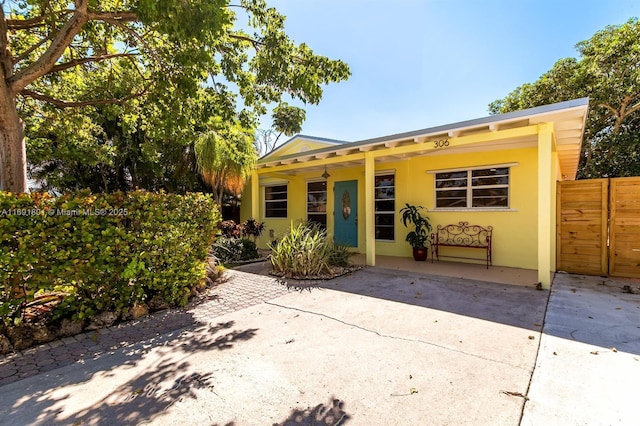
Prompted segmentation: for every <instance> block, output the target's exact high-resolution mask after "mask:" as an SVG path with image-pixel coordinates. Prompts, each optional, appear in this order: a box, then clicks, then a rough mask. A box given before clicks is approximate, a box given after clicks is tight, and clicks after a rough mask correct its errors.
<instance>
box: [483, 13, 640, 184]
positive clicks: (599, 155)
mask: <svg viewBox="0 0 640 426" xmlns="http://www.w3.org/2000/svg"><path fill="white" fill-rule="evenodd" d="M576 49H577V50H578V52H579V54H580V56H579V58H577V59H576V58H565V59H560V60H559V61H558V62H556V63H555V64H554V66H553V67H552V68H551V70H549V71H547V72H546V73H545V74H543V75H542V76H541V77H540V78H539V79H538V80H537V81H536V82H534V83H526V84H523V85H522V86H520V87H518V88H516V89H515V90H514V91H512V92H511V93H509V94H508V95H507V96H506V97H505V98H503V99H499V100H496V101H494V102H492V103H491V104H489V111H490V113H492V114H498V113H505V112H509V111H515V110H518V109H524V108H530V107H534V106H539V105H545V104H549V103H554V102H560V101H565V100H570V99H575V98H579V97H584V96H588V97H589V98H590V110H589V115H588V117H587V125H586V128H585V143H584V144H583V150H582V155H581V159H580V165H579V168H578V177H580V178H594V177H606V176H609V177H613V176H631V175H636V174H637V173H638V167H637V166H635V163H634V162H633V161H629V160H630V159H633V158H637V156H638V155H637V153H638V152H640V144H639V143H640V137H638V135H639V134H640V120H639V119H638V118H639V114H640V113H639V111H640V22H639V21H638V19H636V18H633V19H630V20H629V21H627V22H626V23H625V24H622V25H619V26H607V27H606V28H605V29H604V30H602V31H598V32H597V33H596V34H594V35H593V37H591V38H590V39H589V40H585V41H581V42H580V43H578V44H577V45H576ZM634 154H635V155H634Z"/></svg>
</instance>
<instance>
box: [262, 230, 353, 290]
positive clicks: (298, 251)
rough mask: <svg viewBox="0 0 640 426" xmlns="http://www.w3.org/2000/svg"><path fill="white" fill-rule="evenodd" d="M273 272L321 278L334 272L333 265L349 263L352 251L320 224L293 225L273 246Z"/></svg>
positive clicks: (291, 275) (297, 276)
mask: <svg viewBox="0 0 640 426" xmlns="http://www.w3.org/2000/svg"><path fill="white" fill-rule="evenodd" d="M269 248H270V249H271V258H270V260H271V265H272V267H273V271H274V272H275V273H277V274H282V275H284V276H288V277H295V278H303V277H317V276H321V275H323V274H326V273H328V272H330V266H331V265H334V266H345V265H346V264H348V258H349V256H350V254H348V248H347V247H346V246H343V245H336V244H335V243H334V242H333V241H332V240H331V239H330V238H329V237H328V236H327V232H326V230H325V229H324V228H322V227H321V226H320V225H318V224H317V223H313V222H301V223H298V224H294V223H292V224H291V227H290V229H289V232H288V233H287V234H286V235H285V236H284V237H282V239H280V240H279V241H278V242H277V243H275V244H270V245H269Z"/></svg>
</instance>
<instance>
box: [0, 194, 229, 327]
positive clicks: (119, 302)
mask: <svg viewBox="0 0 640 426" xmlns="http://www.w3.org/2000/svg"><path fill="white" fill-rule="evenodd" d="M0 216H2V217H1V219H0V221H1V222H0V223H1V226H0V238H2V241H4V243H3V244H2V245H1V246H0V282H3V283H5V285H4V288H3V289H2V300H1V301H0V313H1V314H2V319H3V320H4V321H5V322H6V321H11V320H14V319H16V318H20V315H21V309H22V308H23V307H24V306H25V304H26V303H28V302H29V301H31V300H33V298H34V295H35V294H36V293H39V292H40V293H42V292H48V291H52V290H60V289H64V290H65V291H66V292H67V293H68V294H67V296H66V297H65V299H64V300H63V302H62V303H61V305H60V306H59V307H58V309H57V312H56V315H57V316H65V317H73V318H74V319H79V320H82V319H85V318H88V317H90V316H91V315H94V314H96V313H98V312H102V311H122V310H124V309H125V308H127V307H130V306H132V305H133V304H134V303H136V302H141V301H146V300H148V299H150V298H151V297H153V296H154V295H160V296H161V297H162V298H164V300H165V301H166V302H167V303H169V304H171V305H184V304H185V303H186V301H187V297H188V295H189V292H190V290H191V289H192V288H193V287H194V286H196V285H197V284H198V283H199V282H200V281H202V280H203V279H204V277H205V260H206V258H207V254H208V249H209V246H210V244H211V242H212V240H213V236H214V235H215V227H216V224H217V223H218V222H219V213H218V211H217V210H216V208H215V206H214V203H213V201H212V200H211V198H210V197H207V196H205V195H202V194H188V195H185V196H178V195H173V194H154V193H147V192H131V193H127V194H124V193H119V192H117V193H113V194H109V195H89V194H87V193H78V194H74V195H69V194H67V195H64V196H61V197H58V198H51V197H48V196H46V195H42V194H38V193H34V194H30V195H27V194H23V195H15V194H9V193H0Z"/></svg>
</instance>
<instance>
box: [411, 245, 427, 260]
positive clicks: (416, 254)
mask: <svg viewBox="0 0 640 426" xmlns="http://www.w3.org/2000/svg"><path fill="white" fill-rule="evenodd" d="M428 255H429V251H428V250H427V248H426V247H414V248H413V259H414V260H416V261H420V262H424V261H425V260H427V256H428Z"/></svg>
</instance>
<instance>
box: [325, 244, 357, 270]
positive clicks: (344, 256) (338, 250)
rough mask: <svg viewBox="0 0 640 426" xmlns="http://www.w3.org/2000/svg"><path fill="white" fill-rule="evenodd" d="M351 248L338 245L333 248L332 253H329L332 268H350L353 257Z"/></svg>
mask: <svg viewBox="0 0 640 426" xmlns="http://www.w3.org/2000/svg"><path fill="white" fill-rule="evenodd" d="M349 250H350V247H349V246H348V245H346V244H336V243H334V244H333V245H332V246H331V252H330V253H329V265H332V266H348V265H349V258H350V257H351V256H353V253H351V252H350V251H349Z"/></svg>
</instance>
